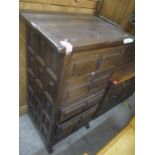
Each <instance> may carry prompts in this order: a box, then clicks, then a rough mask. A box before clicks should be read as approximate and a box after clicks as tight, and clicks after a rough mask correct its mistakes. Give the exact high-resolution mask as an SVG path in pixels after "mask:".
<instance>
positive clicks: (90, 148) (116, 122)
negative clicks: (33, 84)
mask: <svg viewBox="0 0 155 155" xmlns="http://www.w3.org/2000/svg"><path fill="white" fill-rule="evenodd" d="M134 104H135V99H134V95H132V96H131V97H129V98H128V99H127V100H126V101H124V102H122V103H121V104H119V105H118V106H116V107H114V108H113V109H112V110H110V111H108V112H107V113H105V114H104V115H102V116H100V117H98V118H97V119H95V120H93V121H91V122H90V128H89V129H86V128H85V127H82V128H80V129H79V130H78V131H76V132H74V133H73V134H72V135H70V136H68V137H67V138H65V139H64V140H62V141H60V142H59V143H57V144H56V145H55V146H54V147H53V149H54V152H53V153H51V154H50V155H95V154H96V153H97V152H98V151H99V150H100V149H101V148H103V146H104V145H106V144H107V143H108V142H109V141H110V140H111V139H112V138H113V137H114V136H115V135H116V134H118V133H119V131H120V130H121V129H122V128H124V127H125V126H126V125H127V124H128V122H129V121H130V120H131V118H132V116H133V115H134V111H135V110H134ZM19 123H20V125H19V127H20V129H19V130H20V132H19V138H20V139H19V141H20V144H19V147H20V155H49V154H48V152H47V151H46V149H45V147H44V145H43V143H42V141H41V139H40V137H39V135H38V133H37V131H36V129H35V128H34V125H33V124H32V122H31V120H30V118H29V117H28V115H27V114H26V115H23V116H21V117H20V120H19Z"/></svg>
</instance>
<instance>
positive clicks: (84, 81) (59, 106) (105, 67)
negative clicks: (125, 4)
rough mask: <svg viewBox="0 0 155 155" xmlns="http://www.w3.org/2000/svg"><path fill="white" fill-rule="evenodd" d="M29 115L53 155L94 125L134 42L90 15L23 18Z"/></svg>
mask: <svg viewBox="0 0 155 155" xmlns="http://www.w3.org/2000/svg"><path fill="white" fill-rule="evenodd" d="M22 17H23V18H24V19H25V21H26V23H27V42H26V46H27V72H28V74H27V75H28V76H27V83H28V84H27V85H28V86H27V88H28V89H27V90H28V98H27V101H28V112H29V114H30V116H31V118H32V120H33V122H34V124H35V126H36V127H37V129H38V131H39V133H40V135H41V137H42V139H43V141H44V143H45V146H46V148H47V150H48V151H49V152H51V151H52V146H53V145H54V144H55V143H56V142H57V141H59V140H61V139H62V138H64V137H66V136H67V135H69V134H71V133H72V132H73V131H75V130H77V129H78V128H80V127H81V126H83V125H86V126H87V127H88V124H89V121H90V120H91V119H92V118H93V116H94V114H95V113H96V112H97V109H98V107H99V105H100V103H101V100H102V97H103V95H104V93H105V92H106V88H107V85H108V83H109V79H110V77H111V75H112V72H113V71H114V69H115V66H116V64H117V63H118V62H119V61H120V58H121V56H122V54H123V53H124V51H125V50H126V49H127V48H128V47H129V46H131V45H132V42H133V37H132V36H130V35H129V34H127V33H125V32H124V31H122V30H121V29H120V28H119V27H116V26H115V25H112V24H111V23H109V22H107V21H105V20H102V19H100V18H99V17H96V16H89V15H71V14H70V15H69V14H68V15H65V14H64V15H62V14H38V13H36V14H34V13H33V14H32V13H22Z"/></svg>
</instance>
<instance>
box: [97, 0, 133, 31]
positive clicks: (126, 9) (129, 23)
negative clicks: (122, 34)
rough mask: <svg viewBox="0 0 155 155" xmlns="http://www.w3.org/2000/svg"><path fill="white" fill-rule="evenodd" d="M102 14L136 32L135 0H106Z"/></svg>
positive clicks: (124, 27) (127, 29)
mask: <svg viewBox="0 0 155 155" xmlns="http://www.w3.org/2000/svg"><path fill="white" fill-rule="evenodd" d="M100 14H101V15H103V16H104V17H106V18H108V19H110V20H112V21H114V22H116V23H118V24H119V25H120V26H121V27H122V28H123V29H125V30H126V31H128V32H130V33H132V34H134V14H135V0H104V3H103V4H102V9H101V10H100Z"/></svg>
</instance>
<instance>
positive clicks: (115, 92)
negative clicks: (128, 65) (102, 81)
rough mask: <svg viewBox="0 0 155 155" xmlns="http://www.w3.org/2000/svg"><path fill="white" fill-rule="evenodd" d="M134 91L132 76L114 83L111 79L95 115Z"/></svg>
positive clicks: (103, 111)
mask: <svg viewBox="0 0 155 155" xmlns="http://www.w3.org/2000/svg"><path fill="white" fill-rule="evenodd" d="M134 91H135V78H134V77H132V78H130V79H128V80H125V81H123V82H120V83H118V84H114V83H113V81H111V82H110V83H109V86H108V88H107V92H106V94H105V96H104V97H103V100H102V103H101V104H100V106H99V108H98V110H97V112H96V116H95V117H97V116H99V115H101V114H103V113H105V112H107V111H108V110H110V109H111V108H113V107H115V106H116V105H118V104H120V103H121V102H122V101H124V100H125V99H127V98H128V97H129V96H131V95H132V94H133V93H134Z"/></svg>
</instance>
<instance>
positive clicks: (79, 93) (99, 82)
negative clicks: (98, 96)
mask: <svg viewBox="0 0 155 155" xmlns="http://www.w3.org/2000/svg"><path fill="white" fill-rule="evenodd" d="M109 76H110V74H106V75H104V74H103V76H101V75H100V76H99V74H98V75H97V74H95V73H93V74H92V75H89V78H88V80H86V83H84V84H81V85H80V84H79V85H78V84H76V83H75V84H74V85H72V84H69V83H68V84H67V83H66V86H65V87H64V92H63V97H62V105H64V106H67V105H70V104H72V103H73V102H76V101H78V100H81V99H83V98H85V97H88V96H90V95H92V94H93V93H97V92H99V91H101V90H105V88H106V86H107V84H108V80H109ZM77 81H78V79H77ZM80 82H81V81H80V80H79V81H78V82H77V83H80Z"/></svg>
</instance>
